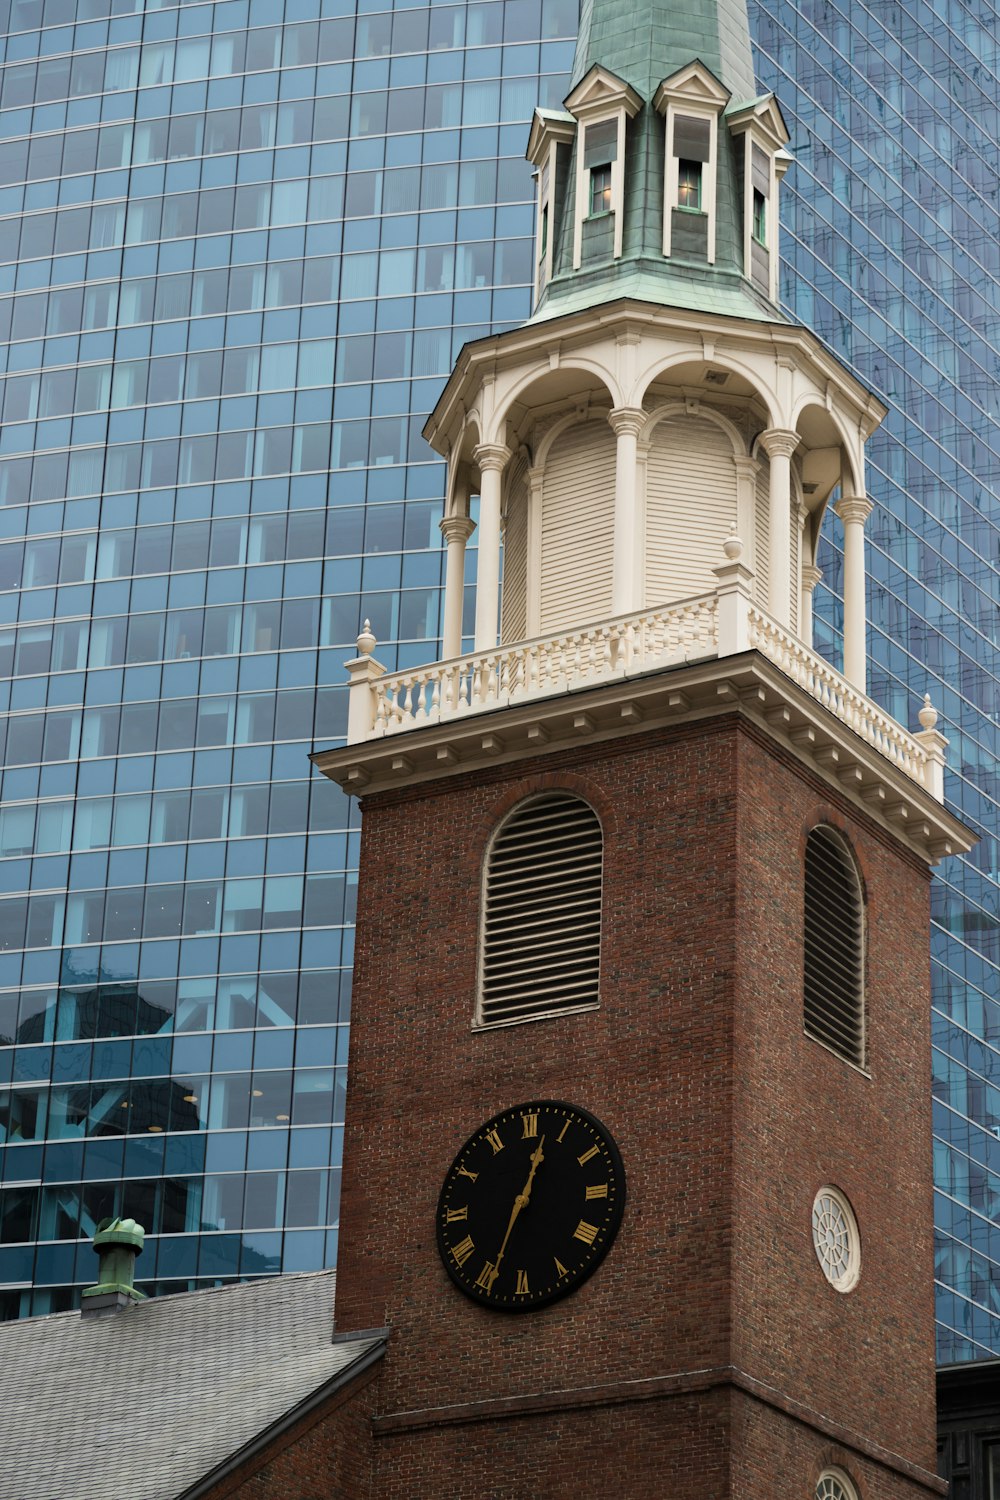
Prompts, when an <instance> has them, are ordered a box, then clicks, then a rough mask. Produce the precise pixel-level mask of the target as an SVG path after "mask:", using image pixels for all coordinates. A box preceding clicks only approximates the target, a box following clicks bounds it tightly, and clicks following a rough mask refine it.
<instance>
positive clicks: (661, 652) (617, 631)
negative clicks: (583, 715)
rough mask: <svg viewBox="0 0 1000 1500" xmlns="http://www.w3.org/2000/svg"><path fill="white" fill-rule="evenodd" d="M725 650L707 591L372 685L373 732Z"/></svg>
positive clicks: (439, 719)
mask: <svg viewBox="0 0 1000 1500" xmlns="http://www.w3.org/2000/svg"><path fill="white" fill-rule="evenodd" d="M717 645H718V643H717V637H716V598H715V595H714V594H706V595H703V596H701V597H699V598H696V599H685V600H682V601H681V602H680V603H678V604H671V605H668V606H666V607H665V608H662V609H652V610H646V611H644V612H643V613H642V614H639V615H628V616H624V617H621V618H618V619H614V620H610V621H608V622H606V623H604V624H601V625H594V626H589V627H586V628H584V629H581V630H572V631H568V632H567V633H566V634H565V635H559V636H551V637H547V638H538V639H536V640H531V641H521V642H518V644H517V645H516V646H509V647H504V646H500V647H498V648H497V649H496V650H495V651H477V652H475V653H474V654H472V655H470V656H460V657H455V658H454V659H453V660H451V661H442V662H434V663H432V664H431V665H429V666H426V667H411V668H407V669H406V670H404V671H402V672H393V673H392V674H391V675H387V676H385V677H380V678H378V679H377V680H376V681H375V682H373V683H372V684H371V687H372V693H373V695H374V704H375V713H374V723H373V725H372V729H371V733H372V734H374V735H386V734H395V733H398V732H399V731H401V730H405V729H413V728H415V727H416V726H417V725H419V724H427V723H440V722H442V721H443V720H446V719H453V718H458V717H460V716H461V715H462V714H467V713H481V712H482V711H484V710H485V709H490V708H501V707H506V706H507V705H508V704H512V703H520V702H523V701H526V700H528V699H531V698H545V697H549V696H551V695H553V694H555V693H560V692H568V691H569V690H570V689H572V688H578V687H589V686H593V685H595V684H597V683H600V682H604V681H607V680H609V679H610V678H614V677H623V676H624V677H627V676H630V675H632V674H634V673H637V672H646V671H649V670H651V669H653V668H656V667H666V666H671V665H677V664H679V663H680V662H684V661H693V660H697V659H698V658H699V657H705V656H714V655H715V653H716V650H717Z"/></svg>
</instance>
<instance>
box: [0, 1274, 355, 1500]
mask: <svg viewBox="0 0 1000 1500" xmlns="http://www.w3.org/2000/svg"><path fill="white" fill-rule="evenodd" d="M334 1284H335V1273H334V1272H333V1271H321V1272H318V1273H316V1274H312V1275H299V1276H281V1277H275V1278H274V1279H273V1280H272V1279H268V1280H264V1281H256V1282H246V1283H243V1284H240V1285H236V1286H227V1287H220V1288H218V1289H213V1290H208V1291H198V1292H181V1293H178V1294H177V1295H175V1296H172V1297H158V1298H154V1299H151V1300H150V1301H148V1302H141V1303H139V1304H138V1305H136V1306H134V1307H130V1308H125V1309H123V1310H122V1311H121V1312H118V1313H116V1314H114V1315H113V1316H109V1317H88V1318H81V1316H80V1314H79V1313H78V1312H69V1313H53V1314H51V1315H49V1316H48V1317H42V1318H24V1319H22V1320H20V1321H15V1322H9V1323H0V1413H2V1426H0V1493H2V1495H3V1500H120V1497H121V1496H133V1497H141V1500H177V1497H181V1496H184V1495H186V1494H189V1493H191V1492H192V1491H193V1490H194V1491H195V1492H197V1489H200V1485H199V1481H200V1480H202V1479H203V1478H205V1477H206V1476H207V1475H209V1474H210V1473H211V1472H212V1471H213V1470H215V1469H216V1468H217V1467H218V1466H219V1465H220V1464H223V1463H225V1461H226V1460H227V1459H229V1458H230V1457H231V1456H232V1455H233V1454H235V1453H237V1452H238V1451H239V1450H240V1449H241V1448H243V1447H244V1446H245V1445H246V1444H248V1443H251V1442H252V1441H253V1440H254V1439H255V1438H257V1437H258V1436H259V1435H260V1434H261V1433H262V1432H265V1431H266V1430H267V1429H268V1428H270V1427H272V1426H274V1425H275V1424H280V1423H281V1421H282V1419H283V1418H285V1417H287V1416H288V1415H289V1414H290V1413H292V1412H293V1411H294V1410H295V1408H297V1407H300V1406H302V1405H303V1404H305V1405H308V1404H309V1402H310V1398H314V1397H316V1396H317V1394H318V1393H320V1392H323V1393H324V1394H325V1392H326V1390H328V1389H333V1388H335V1387H336V1386H337V1385H339V1384H341V1383H343V1382H344V1381H346V1380H349V1379H350V1378H351V1377H352V1376H353V1375H354V1374H355V1373H358V1371H359V1369H360V1368H363V1367H364V1366H365V1365H366V1364H367V1363H369V1362H370V1360H371V1358H374V1357H378V1355H379V1354H380V1353H381V1351H382V1348H383V1347H384V1342H383V1341H382V1340H380V1339H378V1338H367V1339H357V1340H351V1341H347V1342H342V1343H336V1344H334V1343H332V1342H331V1336H332V1331H333V1293H334Z"/></svg>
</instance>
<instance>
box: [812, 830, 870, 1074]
mask: <svg viewBox="0 0 1000 1500" xmlns="http://www.w3.org/2000/svg"><path fill="white" fill-rule="evenodd" d="M803 1003H804V1025H805V1032H806V1035H807V1036H811V1037H812V1038H813V1039H814V1040H815V1041H817V1042H822V1043H823V1044H824V1045H825V1046H827V1047H829V1048H830V1050H831V1051H832V1052H836V1053H837V1055H838V1056H839V1057H842V1058H844V1059H845V1061H847V1062H851V1063H854V1064H856V1065H857V1066H862V1065H863V1063H864V1060H865V1036H864V1021H865V1006H864V897H863V894H862V889H861V881H860V879H859V877H858V872H857V869H856V867H855V864H854V859H853V857H852V855H851V852H850V849H849V847H848V845H847V842H846V840H845V839H844V838H842V837H841V835H840V834H839V833H837V832H836V830H835V829H833V828H829V827H827V826H826V825H824V824H821V825H820V826H819V827H817V828H814V829H813V830H812V832H811V833H810V835H809V837H808V839H807V840H806V857H805V954H804V984H803Z"/></svg>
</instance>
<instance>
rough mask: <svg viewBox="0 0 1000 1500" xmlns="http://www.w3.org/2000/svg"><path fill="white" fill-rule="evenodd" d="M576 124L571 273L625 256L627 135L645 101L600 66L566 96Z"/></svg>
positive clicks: (586, 75) (567, 105) (626, 84)
mask: <svg viewBox="0 0 1000 1500" xmlns="http://www.w3.org/2000/svg"><path fill="white" fill-rule="evenodd" d="M565 102H566V108H567V110H568V111H569V113H570V114H571V115H572V116H573V118H574V119H575V120H577V121H578V122H579V123H578V130H577V138H576V151H575V158H576V159H575V177H574V181H573V185H572V193H573V204H574V211H573V269H574V270H579V268H580V267H581V266H583V265H591V266H597V265H602V264H604V265H606V264H607V263H608V262H610V261H612V260H617V259H618V257H619V256H620V255H621V253H622V245H623V235H624V230H625V130H626V125H627V122H628V121H629V120H634V119H635V117H636V115H637V114H638V113H639V110H640V109H641V108H642V99H641V98H640V96H639V95H638V94H637V93H636V91H635V89H634V88H632V86H631V84H628V83H626V82H625V81H624V79H621V78H618V77H616V76H615V74H614V73H610V72H608V70H607V68H602V67H601V65H600V64H599V63H595V65H594V66H593V67H592V68H591V69H590V71H589V72H588V73H586V74H585V75H584V77H583V78H581V80H580V82H579V83H578V84H577V85H576V87H575V88H574V89H572V90H571V92H570V93H569V94H568V95H567V98H566V101H565Z"/></svg>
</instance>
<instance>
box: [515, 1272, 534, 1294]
mask: <svg viewBox="0 0 1000 1500" xmlns="http://www.w3.org/2000/svg"><path fill="white" fill-rule="evenodd" d="M530 1291H531V1288H530V1287H529V1285H528V1273H527V1271H518V1273H517V1296H518V1297H527V1296H528V1294H529V1292H530Z"/></svg>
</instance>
